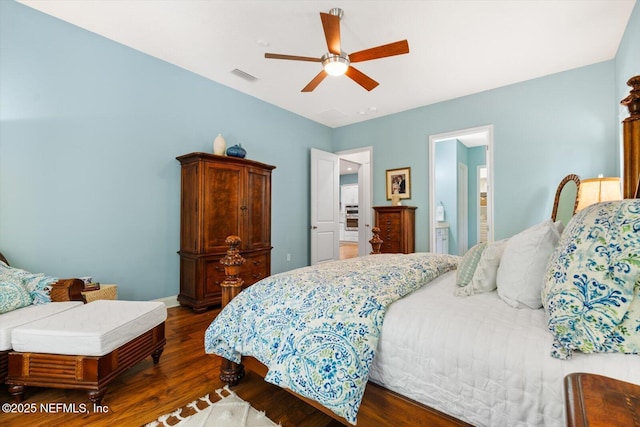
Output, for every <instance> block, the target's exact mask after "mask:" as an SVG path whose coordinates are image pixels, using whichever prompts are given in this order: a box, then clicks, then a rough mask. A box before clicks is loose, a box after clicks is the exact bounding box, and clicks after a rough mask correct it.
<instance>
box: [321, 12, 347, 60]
mask: <svg viewBox="0 0 640 427" xmlns="http://www.w3.org/2000/svg"><path fill="white" fill-rule="evenodd" d="M320 19H321V20H322V28H324V37H325V39H327V47H328V48H329V52H331V53H333V54H336V55H340V54H341V53H342V51H341V50H340V18H339V17H338V16H336V15H331V14H329V13H323V12H320Z"/></svg>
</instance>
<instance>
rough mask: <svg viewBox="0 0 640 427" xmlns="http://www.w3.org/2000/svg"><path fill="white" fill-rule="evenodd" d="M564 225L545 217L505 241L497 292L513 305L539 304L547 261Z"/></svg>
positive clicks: (523, 306)
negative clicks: (544, 219) (542, 220)
mask: <svg viewBox="0 0 640 427" xmlns="http://www.w3.org/2000/svg"><path fill="white" fill-rule="evenodd" d="M562 228H564V227H563V226H562V225H561V223H560V224H558V223H555V224H554V223H553V221H551V220H547V221H545V222H543V223H540V224H538V225H534V226H533V227H531V228H528V229H526V230H524V231H522V232H521V233H518V234H516V235H515V236H513V237H512V238H511V239H509V242H508V243H507V245H506V247H505V248H504V253H503V254H502V260H501V262H500V267H498V275H497V284H498V295H499V296H500V298H502V300H503V301H504V302H506V303H507V304H509V305H510V306H512V307H515V308H525V307H529V308H533V309H538V308H540V307H542V296H541V293H542V287H543V286H544V278H545V274H546V271H547V263H548V262H549V258H550V257H551V254H552V253H553V251H554V249H555V248H556V246H557V244H558V240H559V239H560V233H561V232H562Z"/></svg>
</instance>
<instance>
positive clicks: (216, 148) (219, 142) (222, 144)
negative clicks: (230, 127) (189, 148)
mask: <svg viewBox="0 0 640 427" xmlns="http://www.w3.org/2000/svg"><path fill="white" fill-rule="evenodd" d="M226 148H227V142H226V141H225V140H224V137H223V136H222V134H220V133H219V134H218V136H216V138H215V139H214V140H213V154H215V155H217V156H224V153H225V150H226Z"/></svg>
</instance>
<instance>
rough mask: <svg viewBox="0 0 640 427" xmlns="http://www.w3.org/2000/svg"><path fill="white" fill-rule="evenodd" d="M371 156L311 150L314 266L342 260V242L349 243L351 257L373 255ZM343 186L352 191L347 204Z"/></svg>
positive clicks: (367, 152)
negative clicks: (342, 192)
mask: <svg viewBox="0 0 640 427" xmlns="http://www.w3.org/2000/svg"><path fill="white" fill-rule="evenodd" d="M372 154H373V151H372V147H363V148H357V149H353V150H347V151H340V152H336V153H329V152H325V151H321V150H317V149H313V148H312V149H311V191H310V193H311V227H310V229H311V236H310V242H311V248H310V249H311V250H310V255H311V259H310V264H311V265H316V264H319V263H323V262H328V261H332V260H338V259H341V255H340V253H341V250H340V243H341V242H343V241H344V242H347V243H349V245H348V247H347V248H345V251H346V252H348V253H350V254H352V253H353V252H356V251H357V256H363V255H366V254H368V253H369V252H370V249H369V247H368V242H369V239H370V238H371V236H370V234H371V218H372V208H371V206H372V203H373V192H372V190H371V188H372V186H371V182H372V180H371V178H372V177H371V163H372ZM341 166H344V168H341ZM349 168H351V170H349ZM342 169H343V170H344V172H343V173H342V172H341V170H342ZM343 175H344V176H345V178H344V180H343V181H342V183H341V181H340V177H341V176H343ZM346 176H349V177H346ZM343 185H345V188H349V189H348V190H347V191H346V193H348V194H347V197H348V199H345V200H344V201H343V200H342V196H341V190H342V186H343ZM347 216H348V217H349V218H347ZM347 236H348V237H347Z"/></svg>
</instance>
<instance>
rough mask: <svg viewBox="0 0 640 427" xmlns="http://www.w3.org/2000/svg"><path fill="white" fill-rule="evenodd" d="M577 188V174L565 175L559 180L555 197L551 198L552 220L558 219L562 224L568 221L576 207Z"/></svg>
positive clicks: (578, 179) (578, 186)
mask: <svg viewBox="0 0 640 427" xmlns="http://www.w3.org/2000/svg"><path fill="white" fill-rule="evenodd" d="M579 189H580V178H579V177H578V175H574V174H571V175H567V176H565V177H564V178H563V179H562V181H560V184H558V189H557V190H556V197H555V199H554V200H553V211H552V212H551V219H552V220H553V221H560V222H562V224H563V225H564V226H566V225H567V224H568V223H569V220H570V219H571V217H572V216H573V214H575V213H576V208H577V207H578V191H579Z"/></svg>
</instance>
